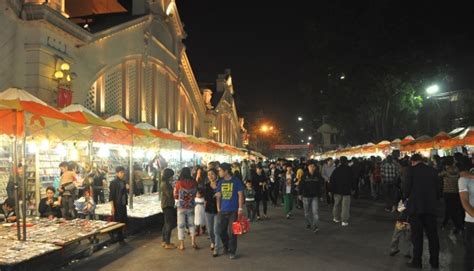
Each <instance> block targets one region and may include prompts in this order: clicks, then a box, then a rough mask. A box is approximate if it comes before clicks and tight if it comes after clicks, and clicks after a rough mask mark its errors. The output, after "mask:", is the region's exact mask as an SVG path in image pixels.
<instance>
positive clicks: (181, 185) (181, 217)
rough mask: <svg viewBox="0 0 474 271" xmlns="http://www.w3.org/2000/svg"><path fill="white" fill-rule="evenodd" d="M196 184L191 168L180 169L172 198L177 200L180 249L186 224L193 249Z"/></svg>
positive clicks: (182, 246) (195, 245) (182, 248)
mask: <svg viewBox="0 0 474 271" xmlns="http://www.w3.org/2000/svg"><path fill="white" fill-rule="evenodd" d="M196 190H197V184H196V181H195V180H193V178H192V177H191V170H190V169H189V168H188V167H185V168H183V169H182V170H181V174H180V176H179V180H178V181H177V182H176V186H175V188H174V198H175V199H176V200H177V201H178V239H179V246H178V248H179V249H180V250H184V237H185V235H186V232H185V229H186V225H187V226H188V228H189V231H190V233H191V243H192V246H193V248H194V249H198V248H199V247H198V246H197V244H196V231H195V228H194V206H195V201H194V198H195V197H196Z"/></svg>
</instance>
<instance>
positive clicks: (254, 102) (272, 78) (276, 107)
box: [177, 0, 304, 123]
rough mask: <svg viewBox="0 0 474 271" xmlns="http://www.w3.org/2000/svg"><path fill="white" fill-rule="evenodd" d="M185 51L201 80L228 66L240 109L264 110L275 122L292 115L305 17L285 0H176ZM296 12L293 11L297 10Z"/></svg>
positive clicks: (251, 113)
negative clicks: (258, 0)
mask: <svg viewBox="0 0 474 271" xmlns="http://www.w3.org/2000/svg"><path fill="white" fill-rule="evenodd" d="M177 4H178V8H179V11H180V16H181V20H182V21H183V22H184V24H185V30H186V32H187V33H188V37H187V39H186V40H185V44H186V46H187V53H188V56H189V58H190V60H191V65H192V67H193V70H194V73H195V74H196V77H197V80H198V81H199V82H200V83H207V82H210V83H213V82H215V79H216V77H217V74H219V73H223V72H224V69H226V68H230V69H231V70H232V76H233V83H234V88H235V91H236V99H237V103H238V111H239V114H241V115H244V116H245V117H247V118H252V116H254V115H256V113H255V112H257V111H258V110H263V113H264V116H265V117H266V118H268V119H269V120H270V121H273V122H278V123H280V122H283V121H282V120H286V119H291V118H293V119H295V118H296V115H297V114H298V109H297V108H296V106H297V105H298V100H297V99H294V98H293V97H294V96H295V91H297V87H298V70H299V68H300V66H299V65H300V60H301V59H302V58H303V57H304V54H303V40H302V39H301V35H303V34H304V33H303V28H302V25H303V21H304V18H300V17H298V16H297V14H293V13H292V12H290V13H289V12H288V11H289V8H288V7H287V6H283V5H274V6H262V5H260V6H253V5H251V4H250V2H248V1H188V0H187V1H178V2H177ZM295 12H296V11H295Z"/></svg>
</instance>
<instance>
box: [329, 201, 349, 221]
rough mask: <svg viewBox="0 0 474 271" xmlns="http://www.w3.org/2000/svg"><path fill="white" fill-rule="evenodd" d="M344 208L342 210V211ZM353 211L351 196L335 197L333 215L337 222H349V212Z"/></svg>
mask: <svg viewBox="0 0 474 271" xmlns="http://www.w3.org/2000/svg"><path fill="white" fill-rule="evenodd" d="M341 207H342V210H341ZM350 209H351V196H350V195H338V194H335V195H334V207H333V208H332V215H333V217H334V219H335V220H339V221H340V220H341V219H342V222H344V223H347V222H349V211H350Z"/></svg>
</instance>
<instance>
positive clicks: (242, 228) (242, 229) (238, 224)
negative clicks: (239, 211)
mask: <svg viewBox="0 0 474 271" xmlns="http://www.w3.org/2000/svg"><path fill="white" fill-rule="evenodd" d="M249 230H250V221H249V220H248V218H246V217H244V216H242V218H241V219H240V220H237V221H235V222H234V223H232V232H233V233H234V234H235V235H242V234H245V233H247V232H249Z"/></svg>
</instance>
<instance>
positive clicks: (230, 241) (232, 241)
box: [218, 212, 237, 254]
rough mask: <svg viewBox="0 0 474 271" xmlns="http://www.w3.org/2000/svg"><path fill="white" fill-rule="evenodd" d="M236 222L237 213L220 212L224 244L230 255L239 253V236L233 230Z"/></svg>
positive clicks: (219, 219)
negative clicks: (233, 224)
mask: <svg viewBox="0 0 474 271" xmlns="http://www.w3.org/2000/svg"><path fill="white" fill-rule="evenodd" d="M236 220H237V212H220V213H219V215H218V221H219V226H220V236H221V240H222V244H223V245H224V248H227V251H228V252H229V253H230V254H235V252H236V251H237V235H234V232H233V230H232V223H234V222H235V221H236Z"/></svg>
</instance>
